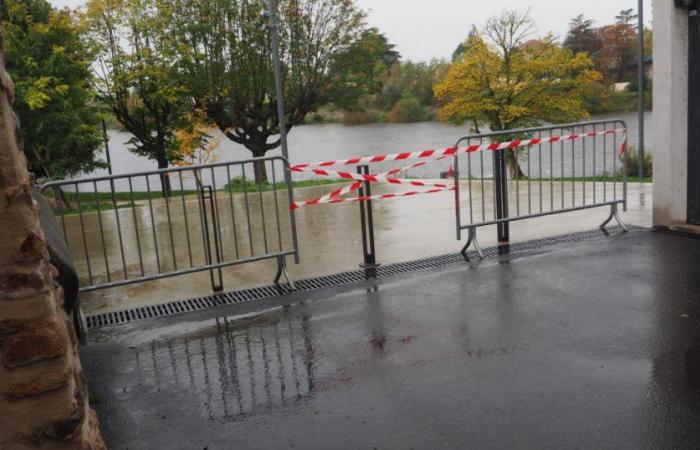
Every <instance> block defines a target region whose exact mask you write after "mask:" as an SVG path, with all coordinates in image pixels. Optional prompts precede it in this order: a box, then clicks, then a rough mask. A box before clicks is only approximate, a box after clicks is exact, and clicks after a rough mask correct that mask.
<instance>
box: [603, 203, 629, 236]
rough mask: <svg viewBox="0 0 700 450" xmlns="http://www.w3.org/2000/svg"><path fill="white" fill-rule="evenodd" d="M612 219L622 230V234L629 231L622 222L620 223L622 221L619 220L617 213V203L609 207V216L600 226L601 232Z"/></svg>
mask: <svg viewBox="0 0 700 450" xmlns="http://www.w3.org/2000/svg"><path fill="white" fill-rule="evenodd" d="M613 219H615V221H616V222H617V224H618V225H620V228H622V231H624V232H627V231H629V230H628V229H627V226H626V225H625V224H624V222H623V221H622V219H620V214H619V211H618V209H617V203H614V204H612V205H610V216H608V218H607V219H606V220H605V222H603V223H602V224H601V225H600V229H601V230H605V227H606V226H607V225H608V224H609V223H610V222H611V221H612V220H613Z"/></svg>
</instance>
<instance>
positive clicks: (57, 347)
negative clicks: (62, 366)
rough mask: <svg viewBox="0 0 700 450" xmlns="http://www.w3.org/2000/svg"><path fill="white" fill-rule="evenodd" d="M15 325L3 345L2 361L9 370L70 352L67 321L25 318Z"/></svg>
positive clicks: (52, 318)
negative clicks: (13, 330)
mask: <svg viewBox="0 0 700 450" xmlns="http://www.w3.org/2000/svg"><path fill="white" fill-rule="evenodd" d="M14 326H15V327H16V328H15V332H14V333H12V334H11V335H10V337H9V338H7V339H6V341H7V342H6V344H5V345H4V346H3V347H4V348H3V354H2V363H3V365H4V366H5V367H7V368H8V369H14V368H17V367H21V366H26V365H28V364H32V363H35V362H37V361H41V360H45V359H52V358H58V357H61V356H65V354H66V353H67V352H68V347H69V344H70V341H69V337H68V332H67V330H66V324H65V322H64V321H63V320H61V319H60V318H58V317H51V318H45V319H43V320H26V321H22V323H21V324H14Z"/></svg>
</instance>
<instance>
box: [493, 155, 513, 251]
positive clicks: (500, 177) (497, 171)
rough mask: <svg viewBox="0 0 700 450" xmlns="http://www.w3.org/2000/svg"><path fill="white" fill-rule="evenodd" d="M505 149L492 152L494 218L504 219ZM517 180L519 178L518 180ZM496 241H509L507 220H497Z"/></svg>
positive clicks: (506, 200)
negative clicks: (494, 195)
mask: <svg viewBox="0 0 700 450" xmlns="http://www.w3.org/2000/svg"><path fill="white" fill-rule="evenodd" d="M506 151H507V150H496V151H494V152H493V169H494V170H493V183H494V185H495V186H494V188H495V191H496V192H495V193H496V205H494V206H495V208H496V219H498V220H500V219H505V218H507V217H508V167H507V165H506ZM518 181H519V180H518ZM496 226H497V228H498V242H499V243H504V242H508V241H510V224H509V223H508V222H499V223H498V224H497V225H496Z"/></svg>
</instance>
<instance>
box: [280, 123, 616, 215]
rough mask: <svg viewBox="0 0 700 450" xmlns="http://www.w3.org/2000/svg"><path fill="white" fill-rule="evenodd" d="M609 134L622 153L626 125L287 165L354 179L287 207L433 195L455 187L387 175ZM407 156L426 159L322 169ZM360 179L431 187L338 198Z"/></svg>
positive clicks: (360, 184) (356, 188) (356, 187)
mask: <svg viewBox="0 0 700 450" xmlns="http://www.w3.org/2000/svg"><path fill="white" fill-rule="evenodd" d="M613 134H622V135H623V139H622V143H621V145H620V154H621V155H624V153H625V151H626V148H627V129H626V128H615V129H613V130H604V131H590V132H587V133H581V134H577V133H572V134H569V135H565V136H549V137H544V138H539V137H538V138H532V139H522V140H521V139H514V140H511V141H507V142H491V143H489V144H475V145H469V146H467V147H464V148H458V147H448V148H446V149H443V150H423V151H418V152H404V153H394V154H387V155H374V156H365V157H359V158H349V159H339V160H332V161H322V162H316V163H304V164H296V165H294V166H290V168H289V170H291V171H292V172H309V173H314V174H316V175H318V176H323V177H336V178H341V179H348V180H354V182H353V183H352V184H350V185H348V186H345V187H343V188H341V189H337V190H335V191H333V192H330V193H328V194H326V195H324V196H322V197H319V198H315V199H312V200H307V201H303V202H293V203H292V204H291V208H292V209H298V208H300V207H302V206H311V205H320V204H330V203H343V202H358V201H368V200H386V199H390V198H398V197H409V196H414V195H418V194H434V193H438V192H448V191H454V190H455V186H450V185H446V184H444V183H435V182H425V181H419V180H406V179H401V178H395V177H391V175H395V174H397V173H399V172H401V171H403V170H407V169H410V168H416V167H420V166H424V165H426V164H430V163H433V162H436V161H440V160H443V159H445V158H449V157H453V156H455V155H458V154H463V153H474V152H477V151H484V150H487V151H497V150H507V149H516V148H520V147H528V146H532V145H541V144H547V143H556V142H565V141H575V140H578V139H585V138H589V137H596V136H604V135H613ZM411 159H426V160H428V161H420V162H418V163H415V164H412V165H410V166H406V167H399V168H394V169H391V170H389V171H386V172H383V173H378V174H371V175H365V174H357V173H351V172H345V171H334V170H326V169H324V168H326V167H335V166H359V165H365V164H371V163H381V162H388V161H405V160H411ZM450 171H452V168H450ZM363 182H370V183H388V184H408V185H412V186H419V187H431V189H429V190H422V191H409V192H403V193H397V194H380V195H373V196H360V197H354V198H343V197H341V196H342V195H345V194H348V193H350V192H353V191H356V190H358V189H360V188H361V187H362V184H363Z"/></svg>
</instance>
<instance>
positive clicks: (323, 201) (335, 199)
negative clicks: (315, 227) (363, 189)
mask: <svg viewBox="0 0 700 450" xmlns="http://www.w3.org/2000/svg"><path fill="white" fill-rule="evenodd" d="M454 190H455V188H454V186H450V187H448V188H445V189H440V188H436V189H429V190H425V191H408V192H399V193H396V194H379V195H365V196H361V197H353V198H343V197H333V198H316V199H313V200H308V201H305V202H296V203H292V209H298V208H301V207H302V206H312V205H322V204H329V203H347V202H366V201H368V200H388V199H390V198H399V197H411V196H414V195H419V194H437V193H438V192H449V191H454Z"/></svg>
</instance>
